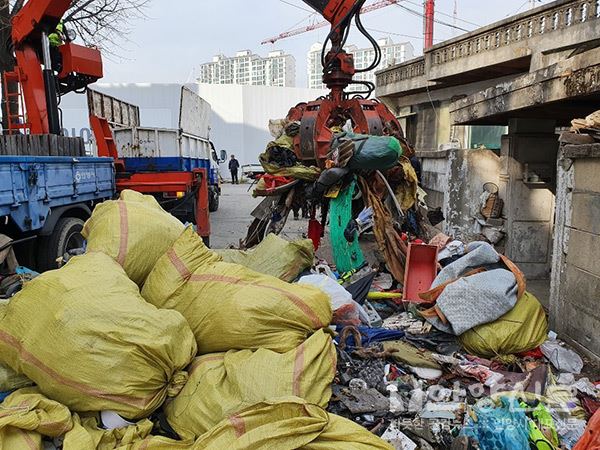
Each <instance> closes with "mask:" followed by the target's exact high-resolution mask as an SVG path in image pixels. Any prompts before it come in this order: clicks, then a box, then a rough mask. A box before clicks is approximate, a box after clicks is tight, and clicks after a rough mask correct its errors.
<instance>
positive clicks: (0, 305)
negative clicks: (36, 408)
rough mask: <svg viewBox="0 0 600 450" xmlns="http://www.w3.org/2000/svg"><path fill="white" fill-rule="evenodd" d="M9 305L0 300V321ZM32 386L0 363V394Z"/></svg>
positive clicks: (30, 382)
mask: <svg viewBox="0 0 600 450" xmlns="http://www.w3.org/2000/svg"><path fill="white" fill-rule="evenodd" d="M9 303H10V300H0V320H2V319H3V318H4V316H5V315H6V309H7V308H8V304H9ZM0 359H1V358H0ZM32 385H33V382H32V381H31V380H30V379H29V378H27V377H26V376H25V375H21V374H18V373H17V372H15V371H14V370H12V369H11V368H10V367H9V366H7V365H6V364H3V363H1V362H0V392H10V391H14V390H16V389H21V388H24V387H28V386H32Z"/></svg>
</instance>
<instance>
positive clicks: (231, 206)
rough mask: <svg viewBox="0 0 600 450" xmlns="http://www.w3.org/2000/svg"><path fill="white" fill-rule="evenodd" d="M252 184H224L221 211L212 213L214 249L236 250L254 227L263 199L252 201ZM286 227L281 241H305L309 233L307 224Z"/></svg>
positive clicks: (298, 222) (289, 223)
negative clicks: (249, 228)
mask: <svg viewBox="0 0 600 450" xmlns="http://www.w3.org/2000/svg"><path fill="white" fill-rule="evenodd" d="M249 187H250V185H249V184H237V185H231V184H224V185H223V186H222V189H223V193H222V195H221V200H220V205H219V210H218V211H217V212H215V213H212V214H211V216H210V220H211V230H212V231H211V238H210V243H211V247H213V248H229V247H230V246H232V245H233V246H237V245H238V244H239V241H240V239H243V238H244V237H245V236H246V232H247V231H248V227H249V226H250V224H251V223H252V220H253V219H252V217H251V216H250V213H251V212H252V210H253V209H254V208H255V207H256V206H257V205H258V204H259V203H260V201H261V200H262V198H257V199H255V198H252V190H250V191H248V188H249ZM290 219H291V220H290V221H289V222H288V223H287V224H286V227H285V229H284V230H283V233H282V235H281V236H282V237H284V238H286V239H288V240H294V239H300V238H302V237H303V236H304V235H305V233H306V229H307V226H308V225H307V222H306V221H305V220H299V221H295V220H293V219H292V218H290Z"/></svg>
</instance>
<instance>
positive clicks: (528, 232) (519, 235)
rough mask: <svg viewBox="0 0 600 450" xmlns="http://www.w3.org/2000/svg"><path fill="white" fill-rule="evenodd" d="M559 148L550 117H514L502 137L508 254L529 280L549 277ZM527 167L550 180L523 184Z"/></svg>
mask: <svg viewBox="0 0 600 450" xmlns="http://www.w3.org/2000/svg"><path fill="white" fill-rule="evenodd" d="M557 152H558V136H557V135H556V134H555V133H554V123H553V122H551V121H535V120H518V121H511V125H510V126H509V134H507V135H506V136H504V137H503V141H502V164H501V169H500V195H501V197H502V198H503V199H504V201H505V207H504V210H505V211H504V215H505V217H506V220H507V223H506V228H507V230H508V236H507V242H506V256H508V257H509V258H510V259H511V260H512V261H513V262H514V263H515V264H517V265H518V266H519V268H520V269H521V270H522V271H523V272H524V273H525V276H526V277H527V278H528V279H530V280H543V279H549V278H550V267H551V258H552V234H553V231H554V230H553V229H554V215H555V197H554V193H553V192H552V189H553V188H554V183H555V167H556V155H557ZM526 165H527V166H526ZM526 167H528V171H529V173H531V172H535V173H536V174H538V175H540V176H542V177H544V178H545V179H547V181H548V183H547V184H543V183H542V184H538V185H536V184H531V183H529V184H526V183H524V181H523V175H524V172H525V168H526Z"/></svg>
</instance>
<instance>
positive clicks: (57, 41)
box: [48, 20, 65, 47]
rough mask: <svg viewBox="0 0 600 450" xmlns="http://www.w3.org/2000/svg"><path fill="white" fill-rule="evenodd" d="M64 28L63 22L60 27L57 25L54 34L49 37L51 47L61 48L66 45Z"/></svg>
mask: <svg viewBox="0 0 600 450" xmlns="http://www.w3.org/2000/svg"><path fill="white" fill-rule="evenodd" d="M64 28H65V26H64V24H63V22H62V20H61V21H60V22H59V23H58V25H56V29H55V30H54V32H53V33H50V34H49V35H48V40H49V41H50V46H51V47H60V46H61V45H63V44H64V43H65V35H64Z"/></svg>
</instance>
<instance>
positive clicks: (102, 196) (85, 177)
mask: <svg viewBox="0 0 600 450" xmlns="http://www.w3.org/2000/svg"><path fill="white" fill-rule="evenodd" d="M114 193H115V175H114V169H113V160H112V159H111V158H93V157H84V158H71V157H31V156H0V218H5V217H8V218H10V219H11V220H12V221H13V222H14V224H15V225H16V226H17V228H18V229H19V230H21V231H22V232H28V231H35V230H39V229H41V228H42V227H43V226H44V223H45V221H46V219H47V218H48V216H49V214H50V210H51V209H52V208H57V207H61V206H66V205H70V204H74V203H83V202H94V203H95V202H98V201H101V200H106V199H110V198H112V197H113V196H114Z"/></svg>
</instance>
